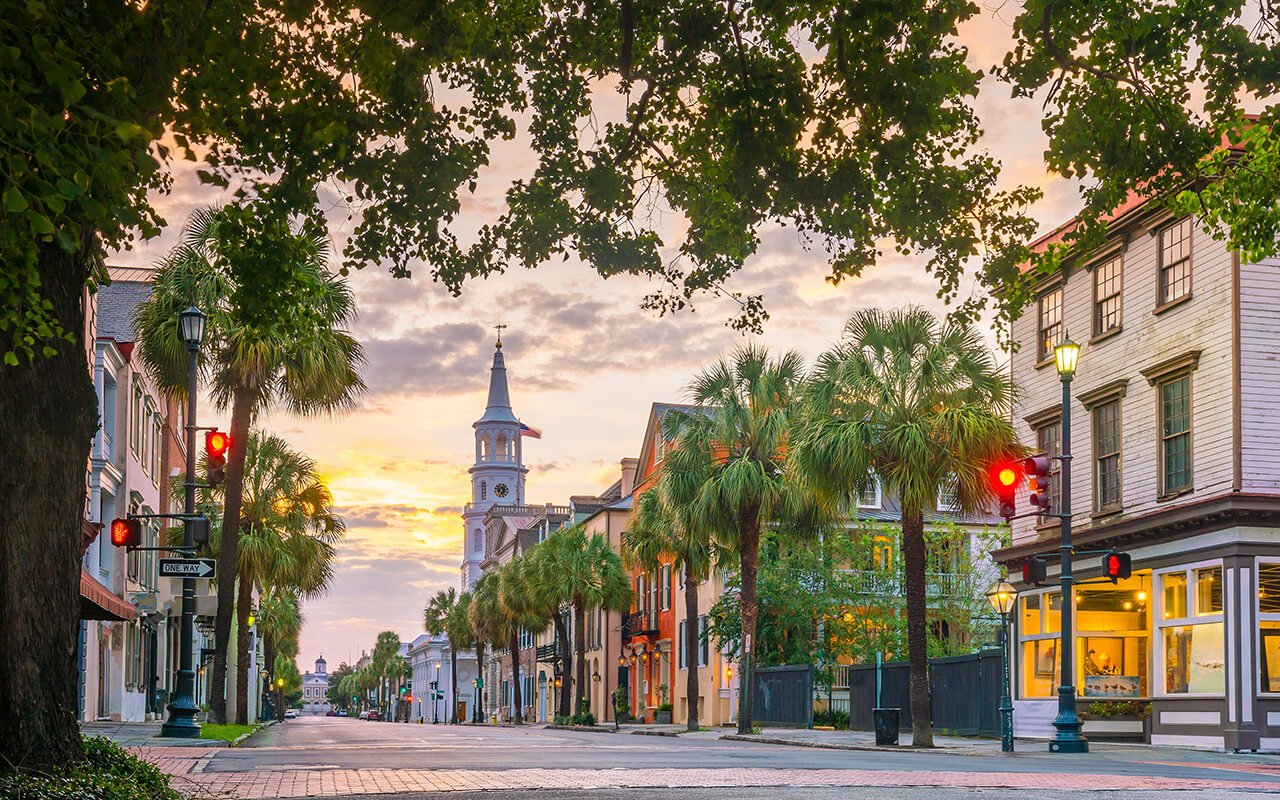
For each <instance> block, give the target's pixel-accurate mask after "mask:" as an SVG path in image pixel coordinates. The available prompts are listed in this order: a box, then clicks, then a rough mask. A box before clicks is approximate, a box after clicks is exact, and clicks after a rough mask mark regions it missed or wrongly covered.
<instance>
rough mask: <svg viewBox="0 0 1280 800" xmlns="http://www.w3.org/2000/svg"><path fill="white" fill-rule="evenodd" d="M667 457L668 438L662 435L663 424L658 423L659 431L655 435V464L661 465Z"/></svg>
mask: <svg viewBox="0 0 1280 800" xmlns="http://www.w3.org/2000/svg"><path fill="white" fill-rule="evenodd" d="M666 457H667V437H666V436H665V435H664V434H663V433H662V423H661V421H659V423H658V431H657V432H656V433H655V434H654V435H653V463H654V464H661V463H662V459H664V458H666Z"/></svg>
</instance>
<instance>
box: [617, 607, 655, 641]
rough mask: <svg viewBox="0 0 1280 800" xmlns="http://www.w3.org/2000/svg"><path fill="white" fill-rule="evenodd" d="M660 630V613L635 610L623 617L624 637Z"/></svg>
mask: <svg viewBox="0 0 1280 800" xmlns="http://www.w3.org/2000/svg"><path fill="white" fill-rule="evenodd" d="M657 632H658V615H657V614H655V613H654V612H652V611H634V612H632V613H630V614H627V615H626V616H624V617H623V618H622V638H623V639H628V638H630V637H632V636H644V635H647V634H654V633H657Z"/></svg>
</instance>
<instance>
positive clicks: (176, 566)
mask: <svg viewBox="0 0 1280 800" xmlns="http://www.w3.org/2000/svg"><path fill="white" fill-rule="evenodd" d="M217 567H218V562H216V561H214V560H213V559H212V558H162V559H160V577H162V578H212V577H213V576H214V574H215V573H216V572H217V571H218V570H217Z"/></svg>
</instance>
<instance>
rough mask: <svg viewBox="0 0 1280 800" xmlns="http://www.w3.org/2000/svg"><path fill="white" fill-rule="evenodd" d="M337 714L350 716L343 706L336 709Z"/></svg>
mask: <svg viewBox="0 0 1280 800" xmlns="http://www.w3.org/2000/svg"><path fill="white" fill-rule="evenodd" d="M338 716H340V717H347V716H350V714H348V713H347V710H346V709H345V708H340V709H338Z"/></svg>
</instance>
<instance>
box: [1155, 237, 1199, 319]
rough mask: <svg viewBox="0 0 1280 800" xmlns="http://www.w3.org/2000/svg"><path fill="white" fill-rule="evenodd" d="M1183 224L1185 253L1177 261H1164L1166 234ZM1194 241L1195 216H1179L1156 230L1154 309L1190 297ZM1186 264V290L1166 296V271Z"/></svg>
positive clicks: (1162, 308)
mask: <svg viewBox="0 0 1280 800" xmlns="http://www.w3.org/2000/svg"><path fill="white" fill-rule="evenodd" d="M1183 224H1185V225H1186V228H1187V233H1186V255H1184V256H1183V257H1182V258H1179V259H1178V260H1177V261H1174V262H1172V263H1169V264H1166V263H1165V260H1164V259H1165V243H1164V242H1165V240H1164V237H1165V235H1166V234H1168V233H1170V232H1171V231H1174V230H1178V229H1180V228H1181V227H1182V226H1183ZM1194 241H1195V218H1194V217H1191V216H1186V217H1181V218H1179V219H1177V220H1174V221H1173V222H1170V223H1169V224H1167V225H1165V226H1164V227H1162V228H1160V229H1159V230H1157V231H1156V311H1157V312H1159V311H1162V310H1164V309H1166V308H1169V307H1171V306H1174V305H1176V304H1178V303H1181V302H1183V301H1185V300H1188V299H1190V297H1191V293H1192V290H1193V288H1194V286H1193V279H1194V270H1193V267H1194V262H1193V261H1192V244H1193V243H1194ZM1182 264H1186V270H1187V278H1186V284H1187V290H1186V292H1184V293H1183V294H1180V295H1178V296H1177V297H1168V296H1167V292H1168V284H1167V283H1166V277H1165V276H1166V273H1167V272H1168V271H1169V270H1172V269H1173V268H1175V267H1177V266H1179V265H1182Z"/></svg>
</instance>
